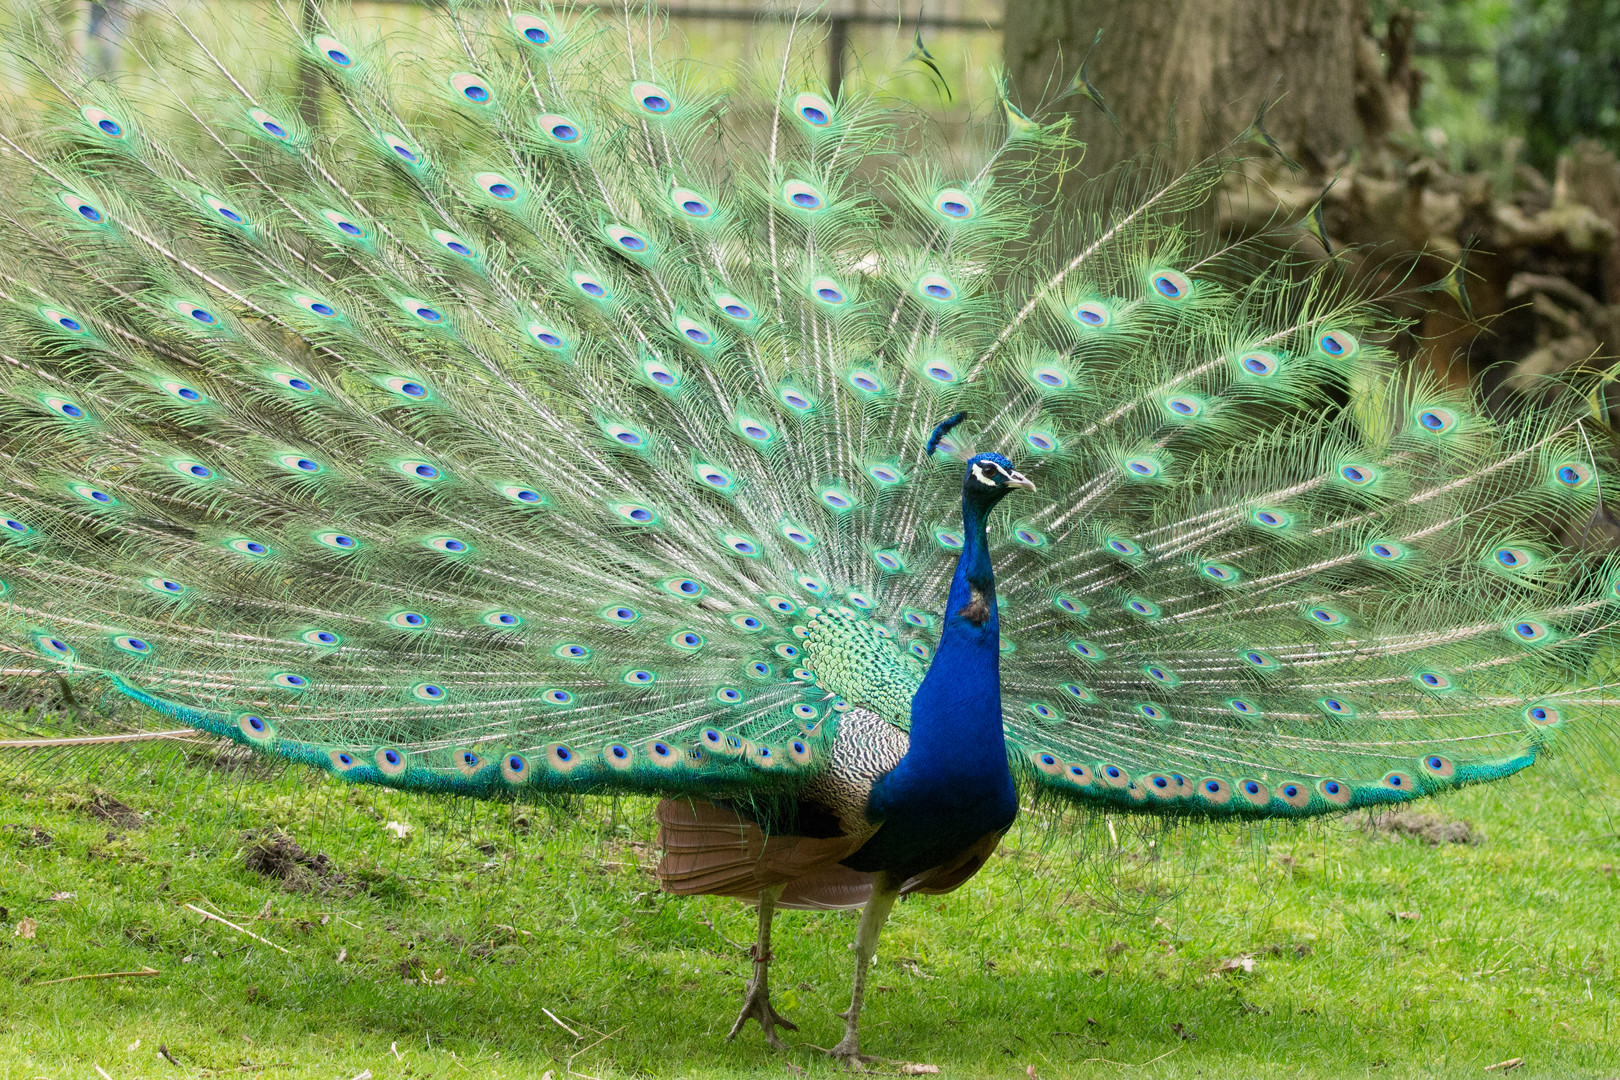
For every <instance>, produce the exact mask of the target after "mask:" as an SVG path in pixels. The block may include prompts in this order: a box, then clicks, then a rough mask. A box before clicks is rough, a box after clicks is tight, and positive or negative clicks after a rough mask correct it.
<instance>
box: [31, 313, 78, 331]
mask: <svg viewBox="0 0 1620 1080" xmlns="http://www.w3.org/2000/svg"><path fill="white" fill-rule="evenodd" d="M39 313H40V314H41V315H43V316H45V318H46V320H47V321H48V322H53V323H55V324H56V325H57V326H58V327H60V328H61V329H63V330H66V331H67V332H68V333H70V334H83V333H85V332H86V328H85V325H84V322H83V320H81V319H78V318H75V317H74V316H72V315H69V314H68V313H67V312H65V311H58V310H56V309H55V308H40V309H39Z"/></svg>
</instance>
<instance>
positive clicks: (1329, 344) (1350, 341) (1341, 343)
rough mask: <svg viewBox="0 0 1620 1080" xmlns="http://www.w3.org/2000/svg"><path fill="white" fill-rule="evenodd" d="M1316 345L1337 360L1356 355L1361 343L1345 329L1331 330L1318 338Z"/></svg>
mask: <svg viewBox="0 0 1620 1080" xmlns="http://www.w3.org/2000/svg"><path fill="white" fill-rule="evenodd" d="M1316 347H1317V348H1318V349H1320V350H1322V352H1323V353H1325V354H1326V355H1328V356H1331V357H1333V358H1334V359H1335V360H1345V359H1348V358H1349V357H1352V356H1354V355H1356V352H1357V351H1358V350H1359V349H1360V348H1361V345H1360V343H1359V342H1357V341H1356V339H1355V338H1353V337H1351V336H1350V335H1349V334H1347V333H1345V332H1344V331H1343V330H1329V331H1328V332H1327V333H1325V334H1323V335H1322V336H1321V337H1319V338H1317V339H1316Z"/></svg>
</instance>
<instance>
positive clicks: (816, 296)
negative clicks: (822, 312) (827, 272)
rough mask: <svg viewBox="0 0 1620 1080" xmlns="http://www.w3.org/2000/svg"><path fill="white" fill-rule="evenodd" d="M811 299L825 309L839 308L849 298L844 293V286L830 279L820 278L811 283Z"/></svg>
mask: <svg viewBox="0 0 1620 1080" xmlns="http://www.w3.org/2000/svg"><path fill="white" fill-rule="evenodd" d="M810 299H812V300H814V301H815V302H816V303H818V304H821V305H823V306H825V307H838V306H840V305H842V304H843V303H845V302H846V301H847V300H848V299H849V296H848V294H847V293H845V292H844V289H843V286H841V285H839V284H838V282H836V281H834V280H833V279H832V278H829V277H818V278H816V279H815V280H814V281H812V282H811V283H810Z"/></svg>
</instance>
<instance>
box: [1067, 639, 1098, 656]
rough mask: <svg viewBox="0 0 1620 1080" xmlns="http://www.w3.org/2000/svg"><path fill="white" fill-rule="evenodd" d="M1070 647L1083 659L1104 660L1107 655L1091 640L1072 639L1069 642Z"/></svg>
mask: <svg viewBox="0 0 1620 1080" xmlns="http://www.w3.org/2000/svg"><path fill="white" fill-rule="evenodd" d="M1069 648H1070V649H1072V650H1074V653H1075V655H1076V656H1079V657H1080V658H1081V659H1082V660H1102V659H1104V658H1105V657H1106V655H1107V654H1106V653H1104V652H1103V651H1102V650H1101V649H1100V648H1098V647H1097V646H1095V645H1093V644H1092V643H1091V642H1089V641H1079V640H1076V641H1071V642H1069Z"/></svg>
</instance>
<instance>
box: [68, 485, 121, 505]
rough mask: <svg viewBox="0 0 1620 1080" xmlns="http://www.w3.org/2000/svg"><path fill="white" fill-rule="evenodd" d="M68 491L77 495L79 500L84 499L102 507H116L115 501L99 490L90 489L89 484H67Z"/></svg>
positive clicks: (116, 502) (116, 501)
mask: <svg viewBox="0 0 1620 1080" xmlns="http://www.w3.org/2000/svg"><path fill="white" fill-rule="evenodd" d="M68 490H69V491H71V492H73V494H75V495H77V496H78V497H79V498H81V499H85V500H87V501H89V502H93V503H99V504H100V505H102V506H116V505H118V500H117V499H115V498H113V497H112V496H111V495H109V494H107V493H106V492H105V491H102V490H101V489H100V488H96V487H91V486H90V485H89V484H69V485H68Z"/></svg>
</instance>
